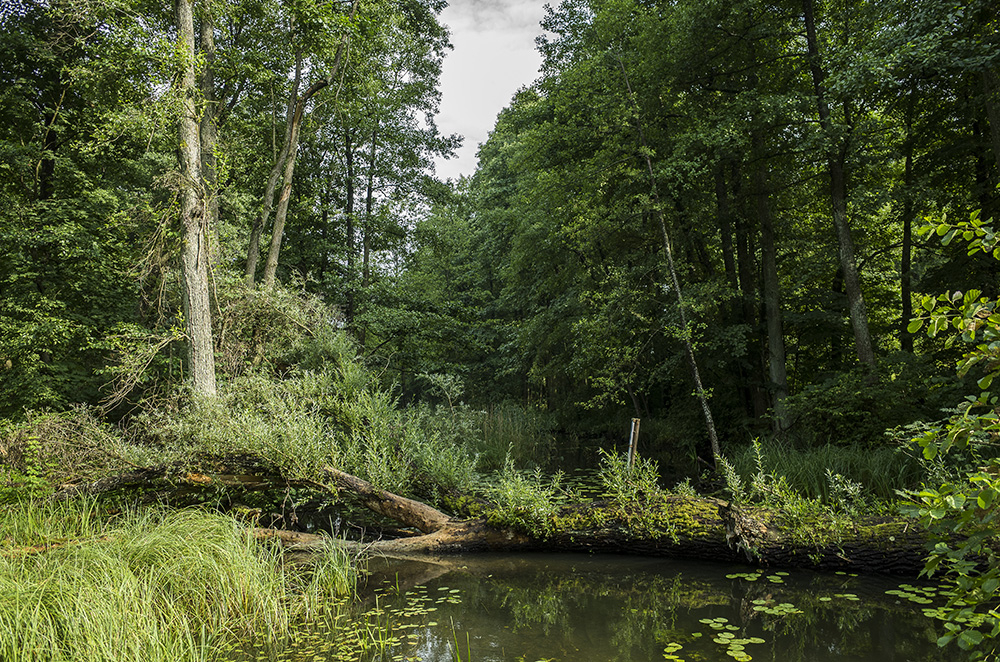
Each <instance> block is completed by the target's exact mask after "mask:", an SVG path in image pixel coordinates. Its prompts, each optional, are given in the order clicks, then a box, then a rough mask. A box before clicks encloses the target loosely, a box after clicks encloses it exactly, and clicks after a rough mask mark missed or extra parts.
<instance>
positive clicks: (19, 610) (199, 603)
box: [0, 504, 353, 662]
mask: <svg viewBox="0 0 1000 662" xmlns="http://www.w3.org/2000/svg"><path fill="white" fill-rule="evenodd" d="M25 510H27V508H25V507H23V506H22V507H21V508H16V509H14V510H13V511H12V512H11V513H10V515H9V516H6V515H5V516H4V523H3V530H4V531H5V532H10V533H11V535H8V534H7V533H5V534H4V535H5V536H6V537H5V543H4V545H3V547H2V548H0V550H2V552H0V659H2V660H4V661H5V662H20V661H22V660H24V661H27V660H33V661H34V660H39V661H50V660H51V661H61V660H67V661H69V660H74V661H79V660H84V661H100V660H109V661H110V660H144V661H147V660H148V661H153V662H157V661H159V660H164V661H166V660H171V661H186V660H207V659H212V658H213V655H214V653H215V652H217V650H218V647H219V646H221V645H222V644H224V643H226V642H227V641H231V640H232V639H233V638H234V637H237V636H241V635H248V634H250V633H256V634H257V636H260V633H264V634H265V635H266V636H270V637H275V638H280V637H282V636H284V634H285V633H287V632H288V630H289V628H290V626H291V625H292V624H293V623H294V621H295V619H297V618H301V617H303V616H306V615H308V614H309V613H311V612H314V611H315V610H317V609H318V608H319V605H321V604H323V603H324V602H328V601H332V600H333V599H334V598H335V597H336V596H339V595H342V594H344V593H346V592H348V591H349V590H350V589H351V588H352V586H353V569H352V562H351V560H350V559H349V558H347V557H346V555H344V554H342V553H338V552H333V551H331V552H330V553H329V554H326V555H324V556H321V557H320V558H319V559H318V560H317V561H316V563H315V564H313V565H312V566H311V567H306V568H302V567H295V566H291V565H290V564H289V563H288V562H287V561H286V558H285V557H284V555H283V554H282V551H281V550H280V548H278V547H277V546H275V545H271V544H262V543H260V542H259V541H256V540H254V539H253V538H252V537H251V536H250V535H248V533H247V531H246V530H245V527H244V526H242V525H241V524H240V523H238V522H236V521H234V520H232V519H230V518H227V517H224V516H220V515H216V514H211V513H206V512H201V511H195V510H185V511H178V512H162V511H155V510H154V511H148V512H146V513H144V514H134V515H127V516H121V517H119V518H117V519H116V520H114V521H112V522H110V523H108V524H107V525H105V526H101V525H97V524H96V523H92V524H91V525H89V526H87V527H78V529H77V530H76V533H79V534H82V535H83V536H85V537H84V538H83V539H75V537H74V536H72V535H65V538H66V540H65V541H64V542H59V541H56V540H54V539H53V538H52V537H51V535H52V533H54V532H56V533H60V535H62V534H71V533H73V532H74V531H73V526H72V525H71V524H70V522H69V521H70V520H72V519H73V517H72V507H71V506H66V505H60V506H45V507H42V508H40V509H38V512H37V513H35V514H31V513H25V512H24V511H25ZM79 510H80V511H81V512H80V514H81V515H82V518H83V519H87V518H93V516H94V515H95V512H96V510H95V509H94V507H93V505H92V504H85V505H84V506H82V507H80V509H79ZM60 520H62V521H63V525H62V526H58V525H56V523H55V522H56V521H60ZM35 523H43V524H46V526H47V527H48V528H47V529H46V530H47V532H48V533H47V534H46V535H47V536H49V539H48V540H47V542H48V543H49V544H53V543H57V544H58V546H55V547H49V548H47V549H45V550H44V551H39V549H40V548H39V547H23V545H24V544H25V543H26V542H29V541H34V540H36V539H37V538H38V536H31V535H28V534H26V533H25V531H26V530H27V529H26V528H25V527H30V526H32V525H33V524H35ZM40 530H41V529H40ZM87 535H89V536H90V537H89V538H88V537H86V536H87ZM77 540H79V542H78V541H77ZM30 544H32V545H37V544H38V543H37V542H30Z"/></svg>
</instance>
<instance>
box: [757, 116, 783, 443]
mask: <svg viewBox="0 0 1000 662" xmlns="http://www.w3.org/2000/svg"><path fill="white" fill-rule="evenodd" d="M751 142H752V144H753V147H752V148H753V152H754V160H755V162H756V164H755V167H754V188H755V189H756V190H755V191H754V194H755V198H756V202H757V204H756V206H757V218H758V220H759V221H760V256H761V265H760V266H761V276H762V280H763V288H762V289H763V299H764V318H765V323H766V325H767V366H768V374H769V376H770V378H771V388H770V391H771V395H772V403H773V408H774V418H773V419H772V420H773V425H774V431H775V432H781V431H782V430H786V429H788V425H789V420H788V411H787V409H786V407H785V398H787V397H788V375H787V371H786V368H785V338H784V335H783V333H782V329H781V292H780V288H779V284H778V260H777V248H776V246H775V240H774V221H773V219H772V218H771V205H770V194H769V192H768V182H767V164H766V163H765V162H764V156H763V153H764V141H763V138H762V137H761V135H760V132H759V131H758V130H754V132H753V137H752V138H751Z"/></svg>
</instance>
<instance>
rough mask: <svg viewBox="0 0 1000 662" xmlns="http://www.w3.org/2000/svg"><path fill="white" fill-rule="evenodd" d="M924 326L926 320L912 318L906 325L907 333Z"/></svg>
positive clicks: (914, 331)
mask: <svg viewBox="0 0 1000 662" xmlns="http://www.w3.org/2000/svg"><path fill="white" fill-rule="evenodd" d="M923 326H924V320H922V319H912V320H910V323H909V324H908V325H907V327H906V332H907V333H916V332H917V331H919V330H920V329H921V328H923Z"/></svg>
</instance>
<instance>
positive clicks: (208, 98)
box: [199, 7, 221, 265]
mask: <svg viewBox="0 0 1000 662" xmlns="http://www.w3.org/2000/svg"><path fill="white" fill-rule="evenodd" d="M199 32H200V35H199V41H200V47H201V53H202V55H203V56H204V57H205V69H204V71H202V72H201V98H202V102H203V103H204V108H203V110H202V113H201V125H200V127H199V129H200V138H201V176H202V180H203V181H204V185H205V227H206V229H207V230H206V235H207V237H208V255H209V264H211V265H216V264H218V262H219V260H220V259H221V255H220V253H219V248H220V246H219V176H218V162H217V159H216V156H215V150H216V147H217V145H218V142H219V135H218V124H217V122H218V118H219V99H218V98H217V97H216V94H215V22H214V21H213V19H212V12H211V10H210V9H209V8H208V7H203V8H202V16H201V22H200V26H199Z"/></svg>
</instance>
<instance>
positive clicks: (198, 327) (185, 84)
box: [174, 0, 216, 395]
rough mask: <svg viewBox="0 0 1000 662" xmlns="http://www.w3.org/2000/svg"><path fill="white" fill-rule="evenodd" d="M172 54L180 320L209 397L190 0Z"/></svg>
mask: <svg viewBox="0 0 1000 662" xmlns="http://www.w3.org/2000/svg"><path fill="white" fill-rule="evenodd" d="M174 7H175V12H176V20H177V41H178V50H179V52H180V54H181V57H182V58H183V65H182V66H183V69H182V71H181V74H180V92H181V95H180V96H181V113H180V118H179V120H178V137H179V142H180V144H179V149H178V152H177V153H178V160H179V166H180V217H181V225H182V227H183V232H184V246H183V249H182V252H181V267H182V272H183V290H184V292H183V305H184V322H185V327H186V331H187V347H188V351H187V358H188V378H189V380H190V382H191V386H192V388H193V389H194V392H195V393H199V394H201V395H215V393H216V387H215V353H214V347H213V345H212V318H211V310H210V305H209V288H208V261H209V248H208V241H207V238H206V236H205V235H206V233H205V222H206V219H205V209H204V200H203V198H202V193H203V188H202V182H201V167H200V163H199V160H200V157H201V141H200V136H199V133H200V128H199V126H198V113H197V104H196V96H197V94H198V87H197V83H196V79H195V71H194V61H195V49H194V15H193V11H192V3H191V1H190V0H176V1H175V5H174Z"/></svg>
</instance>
